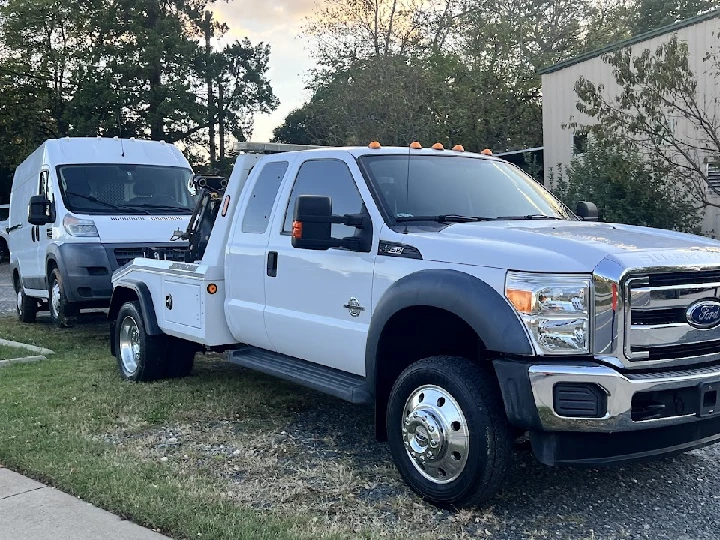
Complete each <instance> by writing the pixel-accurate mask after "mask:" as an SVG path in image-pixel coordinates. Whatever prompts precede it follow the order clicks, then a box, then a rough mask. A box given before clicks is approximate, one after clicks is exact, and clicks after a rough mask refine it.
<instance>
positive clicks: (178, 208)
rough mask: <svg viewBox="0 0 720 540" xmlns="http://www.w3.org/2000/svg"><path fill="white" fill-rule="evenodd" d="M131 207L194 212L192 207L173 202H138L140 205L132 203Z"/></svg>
mask: <svg viewBox="0 0 720 540" xmlns="http://www.w3.org/2000/svg"><path fill="white" fill-rule="evenodd" d="M131 208H139V209H142V210H175V211H176V212H177V211H180V212H187V213H188V214H192V210H190V208H187V207H185V206H173V205H171V204H147V203H146V204H138V205H132V207H131Z"/></svg>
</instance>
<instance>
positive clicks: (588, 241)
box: [403, 221, 720, 273]
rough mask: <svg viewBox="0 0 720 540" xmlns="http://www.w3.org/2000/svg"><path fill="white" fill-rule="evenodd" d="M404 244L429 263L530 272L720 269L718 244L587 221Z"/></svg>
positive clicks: (467, 230) (460, 233)
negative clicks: (706, 265) (601, 266)
mask: <svg viewBox="0 0 720 540" xmlns="http://www.w3.org/2000/svg"><path fill="white" fill-rule="evenodd" d="M411 239H412V240H411ZM403 241H404V242H407V243H410V244H412V245H414V246H415V247H417V248H418V249H419V250H420V252H421V253H422V255H423V257H424V258H425V259H432V260H436V261H441V262H449V263H464V264H472V265H477V266H491V267H498V268H507V269H511V270H524V271H529V272H577V273H584V272H592V271H593V270H594V268H595V267H596V266H597V265H598V263H600V261H602V260H603V259H606V258H610V259H612V260H615V261H617V262H618V263H619V264H621V265H622V266H623V267H629V266H657V265H659V264H663V263H664V264H669V265H673V264H687V263H693V262H698V263H700V262H712V263H714V264H720V242H719V241H716V240H712V239H709V238H704V237H700V236H694V235H690V234H684V233H677V232H673V231H667V230H662V229H652V228H649V227H634V226H630V225H620V224H608V223H591V222H583V221H577V222H575V221H489V222H479V223H461V224H453V225H450V226H448V227H446V228H445V229H443V230H442V231H440V232H420V233H410V234H409V235H407V240H403ZM653 263H654V264H653Z"/></svg>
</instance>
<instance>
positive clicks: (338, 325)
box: [265, 156, 379, 375]
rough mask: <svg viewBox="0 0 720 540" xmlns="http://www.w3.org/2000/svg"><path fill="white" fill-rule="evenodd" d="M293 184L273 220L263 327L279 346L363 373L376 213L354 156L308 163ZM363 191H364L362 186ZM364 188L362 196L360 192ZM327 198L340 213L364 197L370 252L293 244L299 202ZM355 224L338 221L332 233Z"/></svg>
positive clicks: (346, 231)
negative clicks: (369, 219) (305, 197)
mask: <svg viewBox="0 0 720 540" xmlns="http://www.w3.org/2000/svg"><path fill="white" fill-rule="evenodd" d="M294 176H295V181H294V183H293V185H290V183H287V184H286V186H285V188H284V190H283V194H284V196H283V197H281V198H280V200H281V201H282V202H283V203H282V204H278V208H277V210H276V212H275V214H274V217H273V230H272V234H271V236H270V242H269V244H268V248H267V255H266V260H267V271H266V272H265V299H266V306H265V325H266V328H267V333H268V336H269V338H270V342H271V345H272V348H273V350H275V351H277V352H280V353H283V354H286V355H289V356H295V357H299V358H302V359H304V360H309V361H311V362H315V363H318V364H322V365H325V366H330V367H334V368H338V369H342V370H344V371H348V372H350V373H354V374H358V375H365V342H366V338H367V333H368V328H369V325H370V317H371V306H372V299H371V292H372V281H373V270H374V264H375V257H376V255H375V254H376V253H377V242H378V240H377V225H378V223H379V221H378V216H377V215H373V214H374V213H375V212H376V210H375V208H374V205H373V206H372V208H371V206H370V204H369V203H371V202H372V200H371V197H370V195H369V192H368V190H367V186H365V184H364V182H362V183H360V184H356V181H355V179H356V178H358V179H361V178H362V176H361V174H360V171H359V170H358V168H357V165H356V163H355V162H354V161H353V160H352V159H347V160H344V159H335V158H332V159H329V158H320V156H318V159H310V160H307V161H304V162H303V163H302V164H301V165H300V167H299V168H298V170H297V174H296V175H294ZM359 188H361V189H359ZM361 192H362V195H361ZM300 195H322V196H328V197H330V198H331V200H332V211H333V213H334V214H339V215H343V214H357V213H360V212H361V211H363V209H364V204H363V202H364V201H366V204H367V208H368V210H372V211H371V212H370V215H371V217H373V223H374V224H375V227H376V230H375V238H374V239H373V249H371V251H370V253H357V252H352V251H346V250H340V249H329V250H327V251H314V250H308V249H295V248H293V247H292V243H291V234H292V221H293V215H292V214H293V209H294V207H295V200H296V199H297V197H298V196H300ZM355 231H356V229H355V228H354V227H348V226H346V225H335V224H334V225H333V226H332V235H333V237H334V238H345V237H348V236H352V235H353V234H354V233H355Z"/></svg>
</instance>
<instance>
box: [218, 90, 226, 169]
mask: <svg viewBox="0 0 720 540" xmlns="http://www.w3.org/2000/svg"><path fill="white" fill-rule="evenodd" d="M217 86H218V129H219V131H220V161H221V162H222V161H224V160H225V103H224V102H223V97H224V96H223V85H222V81H221V80H219V79H218V85H217Z"/></svg>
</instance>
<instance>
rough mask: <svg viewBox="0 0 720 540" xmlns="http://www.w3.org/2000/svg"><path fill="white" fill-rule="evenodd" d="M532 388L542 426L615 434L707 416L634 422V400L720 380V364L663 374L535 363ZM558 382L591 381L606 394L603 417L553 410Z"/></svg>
mask: <svg viewBox="0 0 720 540" xmlns="http://www.w3.org/2000/svg"><path fill="white" fill-rule="evenodd" d="M528 375H529V379H530V387H531V390H532V395H533V398H534V400H535V405H536V407H537V413H538V416H539V420H540V424H541V426H542V429H543V430H545V431H586V432H604V433H612V432H618V431H635V430H642V429H650V428H658V427H665V426H672V425H678V424H684V423H689V422H695V421H699V420H704V419H707V417H700V416H698V415H697V414H696V413H691V414H685V415H680V416H670V417H667V418H659V419H650V420H641V421H634V420H633V419H632V399H633V396H634V395H635V394H637V393H638V392H651V391H663V390H673V389H680V388H687V387H689V386H695V385H697V386H698V387H699V385H701V384H703V383H710V382H720V366H714V367H709V368H696V369H694V370H682V371H667V372H664V373H625V374H623V373H620V372H618V371H616V370H615V369H613V368H610V367H607V366H604V365H587V366H572V365H534V366H530V367H529V368H528ZM557 383H592V384H596V385H598V386H599V387H600V388H602V389H603V390H604V391H605V393H606V394H607V412H606V414H605V415H604V416H603V417H602V418H570V417H564V416H560V415H558V414H557V413H556V412H555V409H554V386H555V385H556V384H557Z"/></svg>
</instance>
